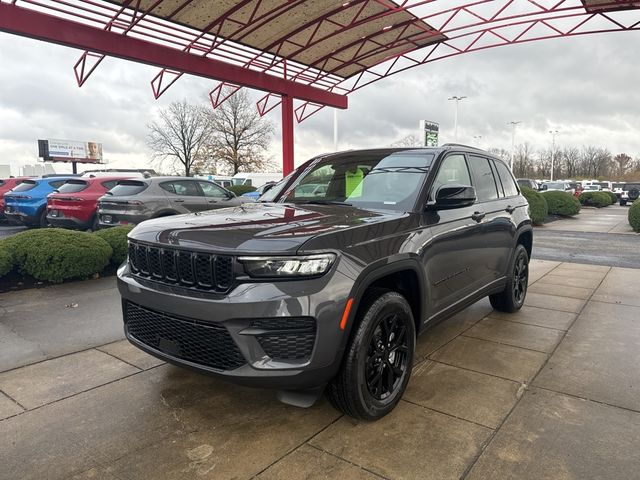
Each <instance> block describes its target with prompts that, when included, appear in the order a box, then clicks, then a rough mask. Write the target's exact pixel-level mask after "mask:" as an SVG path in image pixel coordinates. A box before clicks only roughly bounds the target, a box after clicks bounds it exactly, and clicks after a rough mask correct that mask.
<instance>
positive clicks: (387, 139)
mask: <svg viewBox="0 0 640 480" xmlns="http://www.w3.org/2000/svg"><path fill="white" fill-rule="evenodd" d="M638 52H640V34H639V33H638V32H624V33H610V34H597V35H588V36H583V37H574V38H566V39H558V40H545V41H540V42H533V43H527V44H521V45H515V46H507V47H499V48H495V49H489V50H485V51H483V52H478V53H471V54H466V55H461V56H458V57H454V58H451V59H447V60H442V61H438V62H435V63H431V64H428V65H426V66H422V67H418V68H414V69H412V70H409V71H407V72H404V73H400V74H399V75H396V76H392V77H390V78H388V79H386V80H384V81H380V82H378V83H376V84H373V85H370V86H368V87H365V88H364V89H362V90H360V91H358V92H356V93H355V94H353V95H352V96H350V98H349V102H350V107H349V109H348V110H347V111H340V112H339V114H338V118H339V144H338V147H339V149H347V148H359V147H377V146H387V145H389V144H391V143H393V142H394V141H396V140H398V139H400V138H402V137H404V136H406V135H409V134H412V133H417V129H418V123H419V121H420V120H421V119H428V120H432V121H435V122H439V123H440V141H441V143H444V142H447V141H453V117H454V105H453V102H451V101H447V98H448V97H450V96H452V95H465V96H467V97H468V98H467V99H465V100H463V101H462V102H461V103H460V111H459V127H458V128H459V132H458V141H459V142H461V143H470V144H476V145H479V146H481V147H483V148H489V147H497V148H505V149H509V148H510V146H511V129H510V126H508V125H507V124H508V122H510V121H522V122H523V123H522V124H520V125H519V126H518V129H517V134H516V143H522V142H524V141H528V142H530V143H531V144H533V145H534V146H535V147H538V148H540V147H548V146H550V143H551V135H550V134H549V133H548V132H549V130H552V129H553V130H559V131H560V132H561V133H560V134H559V135H558V136H557V140H556V141H557V144H558V145H559V146H565V145H575V146H581V145H586V144H591V145H598V146H604V147H607V148H609V149H610V150H611V151H612V152H613V153H614V154H616V153H621V152H625V153H628V154H630V155H631V156H633V157H634V158H636V157H640V89H639V88H638V84H639V81H640V62H639V61H638V60H639V59H638ZM79 55H80V52H79V51H78V50H74V49H70V48H66V47H61V46H57V45H51V44H47V43H43V42H38V41H35V40H30V39H25V38H21V37H16V36H11V35H8V34H3V33H0V85H1V86H2V87H1V88H0V164H7V163H9V164H11V165H12V168H13V174H18V173H19V171H18V167H19V166H20V165H23V164H33V163H35V162H36V161H37V142H36V140H37V139H38V138H56V139H70V140H81V141H82V140H85V141H88V140H91V141H98V142H102V143H103V144H104V154H105V157H106V158H107V159H108V160H109V161H110V165H111V166H112V167H138V168H139V167H150V166H152V163H151V157H150V154H149V151H148V149H147V147H146V145H145V136H146V132H147V129H146V125H147V124H148V123H149V122H150V121H152V120H153V119H154V117H155V115H156V114H157V111H158V109H159V108H162V107H163V106H166V105H167V104H169V103H170V102H172V101H174V100H180V99H182V98H187V99H188V100H189V101H191V102H202V101H204V99H205V98H206V94H207V92H208V91H209V90H210V89H211V87H212V86H214V85H215V84H214V82H210V81H207V80H203V79H200V78H196V77H187V76H183V77H182V78H181V79H180V80H179V81H178V82H176V84H174V86H172V87H171V88H170V89H169V90H168V91H167V92H166V93H165V94H164V95H163V96H162V97H161V99H160V100H157V101H156V100H154V99H153V95H152V92H151V88H150V85H149V82H150V80H151V79H152V78H153V77H154V76H155V74H156V73H157V71H158V69H157V68H154V67H148V66H143V65H138V64H135V63H132V62H126V61H123V60H118V59H113V58H107V59H105V61H103V62H102V64H101V65H100V66H99V67H98V69H97V70H96V71H95V72H94V74H93V75H92V77H91V78H90V79H89V80H88V81H87V83H86V84H85V85H84V87H82V88H78V87H77V85H76V83H75V79H74V76H73V71H72V67H73V65H74V63H75V62H76V60H77V59H78V57H79ZM252 95H253V96H254V97H255V98H256V99H257V98H259V92H252ZM269 118H270V119H271V120H272V121H273V122H274V123H275V125H276V135H275V137H274V141H273V145H272V148H271V155H272V156H273V158H274V159H275V160H276V161H277V162H278V163H279V162H280V158H281V156H280V139H279V135H280V132H279V128H280V125H279V118H280V117H279V109H275V110H274V111H272V113H271V114H270V115H269ZM477 136H481V138H480V139H476V138H474V137H477ZM295 148H296V153H295V157H296V164H299V163H302V162H303V161H305V160H306V159H308V158H309V157H311V156H313V155H316V154H318V153H322V152H327V151H331V150H332V149H333V112H332V110H331V109H325V110H323V111H321V112H320V113H318V114H316V115H315V116H313V117H311V118H310V119H308V120H306V121H305V122H303V123H302V124H299V125H296V146H295ZM58 170H59V171H67V170H65V169H64V167H63V168H59V169H58Z"/></svg>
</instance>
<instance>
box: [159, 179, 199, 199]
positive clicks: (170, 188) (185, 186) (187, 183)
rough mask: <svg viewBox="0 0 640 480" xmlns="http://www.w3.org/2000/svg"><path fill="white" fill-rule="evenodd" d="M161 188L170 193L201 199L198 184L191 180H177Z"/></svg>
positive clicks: (163, 184) (164, 184)
mask: <svg viewBox="0 0 640 480" xmlns="http://www.w3.org/2000/svg"><path fill="white" fill-rule="evenodd" d="M160 186H161V187H162V188H163V189H164V190H166V191H167V192H170V193H175V194H176V195H183V196H187V197H201V196H202V193H200V190H198V186H197V185H196V182H194V181H191V180H177V181H173V182H164V183H161V184H160Z"/></svg>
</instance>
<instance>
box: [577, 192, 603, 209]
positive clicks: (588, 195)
mask: <svg viewBox="0 0 640 480" xmlns="http://www.w3.org/2000/svg"><path fill="white" fill-rule="evenodd" d="M578 200H579V201H580V204H581V205H584V206H587V207H598V208H602V207H607V206H609V205H611V197H609V195H607V194H606V193H605V192H582V193H581V194H580V196H579V197H578Z"/></svg>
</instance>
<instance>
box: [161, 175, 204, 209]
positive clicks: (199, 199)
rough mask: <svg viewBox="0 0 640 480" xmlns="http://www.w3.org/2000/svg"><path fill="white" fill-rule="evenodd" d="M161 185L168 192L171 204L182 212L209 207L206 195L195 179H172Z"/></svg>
mask: <svg viewBox="0 0 640 480" xmlns="http://www.w3.org/2000/svg"><path fill="white" fill-rule="evenodd" d="M160 186H161V187H162V188H163V189H164V190H165V191H166V192H167V198H168V200H169V204H170V205H171V207H173V208H174V209H175V210H176V211H178V212H180V213H189V212H200V211H202V210H206V209H207V203H206V201H205V198H204V196H203V195H202V193H201V192H200V189H199V188H198V184H197V183H196V181H195V180H170V181H167V182H163V183H161V184H160Z"/></svg>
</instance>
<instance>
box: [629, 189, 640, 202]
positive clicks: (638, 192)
mask: <svg viewBox="0 0 640 480" xmlns="http://www.w3.org/2000/svg"><path fill="white" fill-rule="evenodd" d="M639 197H640V189H638V188H636V187H633V188H631V189H629V200H631V202H632V203H633V202H635V201H636V200H637V199H638V198H639Z"/></svg>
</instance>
